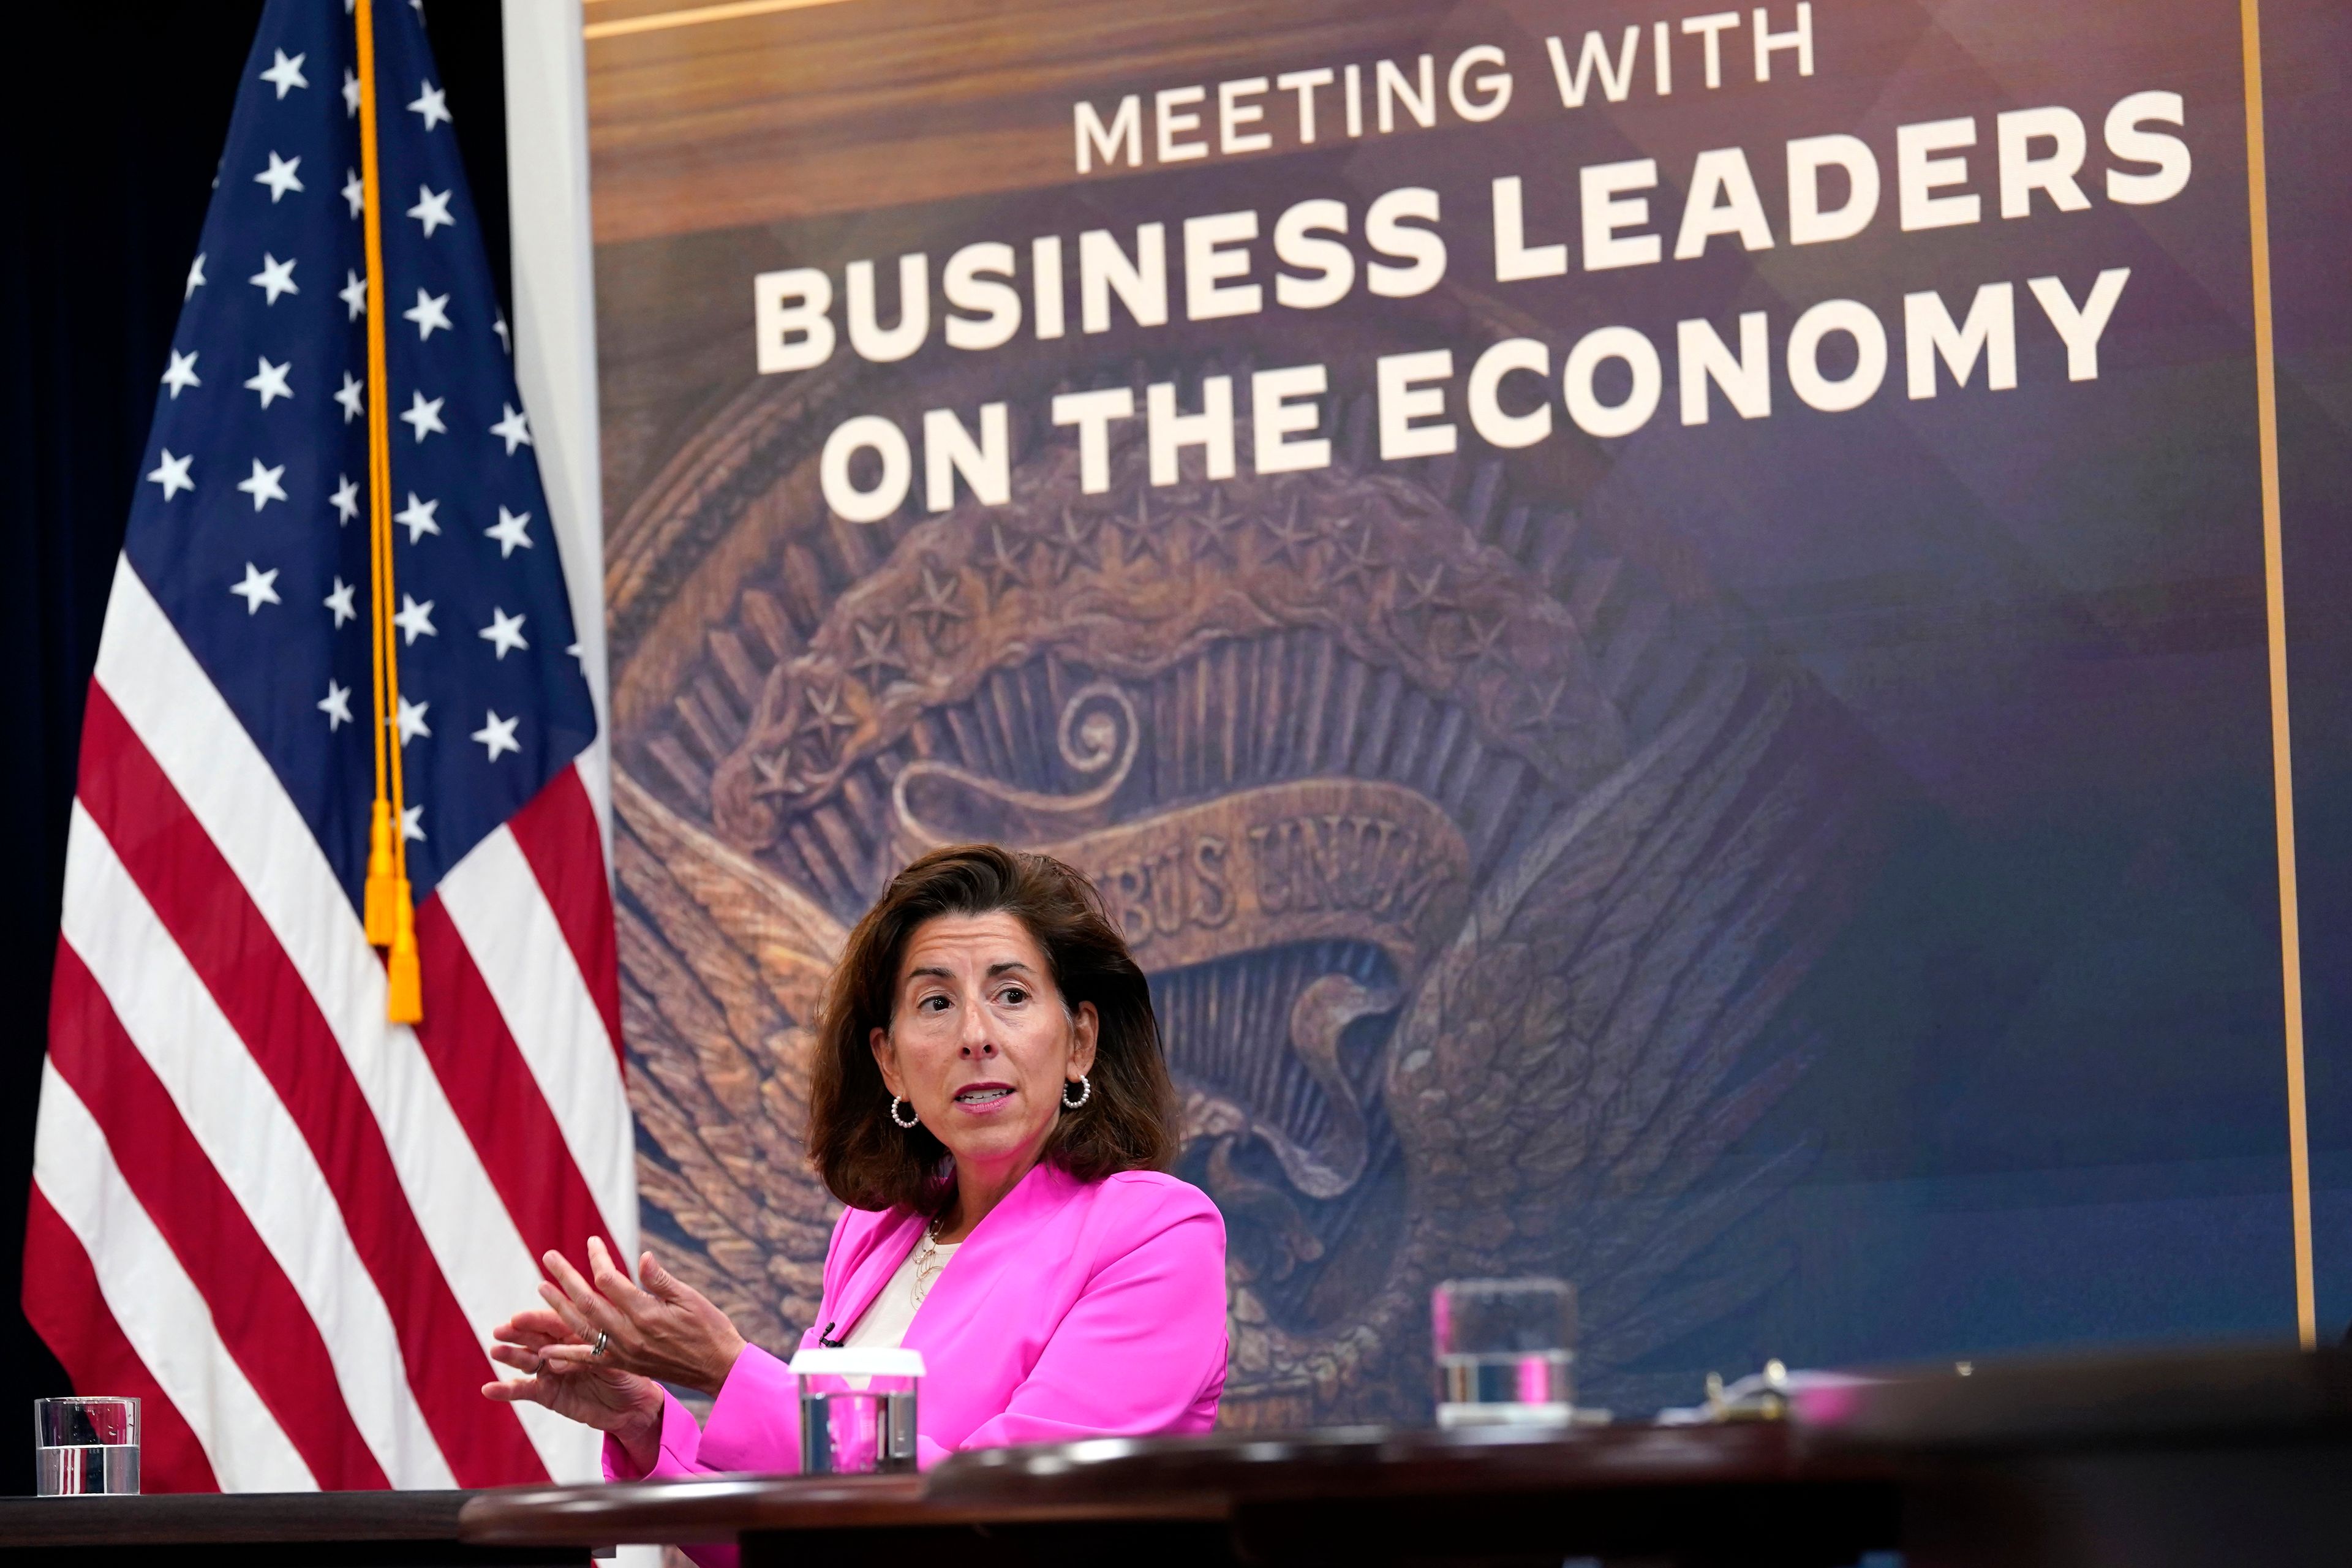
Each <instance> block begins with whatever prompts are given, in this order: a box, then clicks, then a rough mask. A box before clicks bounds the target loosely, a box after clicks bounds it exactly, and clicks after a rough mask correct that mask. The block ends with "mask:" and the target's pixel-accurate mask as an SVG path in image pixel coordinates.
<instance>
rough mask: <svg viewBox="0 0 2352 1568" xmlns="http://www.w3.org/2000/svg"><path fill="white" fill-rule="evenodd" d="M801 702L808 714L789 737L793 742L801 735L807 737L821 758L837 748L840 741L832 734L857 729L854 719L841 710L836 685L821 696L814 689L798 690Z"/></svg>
mask: <svg viewBox="0 0 2352 1568" xmlns="http://www.w3.org/2000/svg"><path fill="white" fill-rule="evenodd" d="M801 703H802V706H803V707H804V708H806V709H807V710H808V711H807V713H806V715H805V716H804V717H803V719H802V720H801V721H800V725H799V727H798V728H797V729H795V730H794V731H793V736H794V738H795V739H797V738H798V737H800V736H803V735H805V736H807V737H809V739H810V740H811V741H812V742H814V745H815V748H816V752H817V754H818V755H819V756H821V757H829V756H832V755H833V754H834V753H835V751H836V749H837V748H838V747H839V745H840V742H839V740H838V739H837V738H836V737H835V734H834V731H836V730H855V729H856V728H857V720H856V717H855V716H854V715H852V714H850V713H849V712H848V711H846V710H845V709H844V708H843V707H842V704H841V688H840V686H838V685H834V686H830V687H827V688H826V689H824V692H823V693H819V692H818V690H817V689H816V688H815V687H814V686H810V687H804V688H803V689H802V691H801Z"/></svg>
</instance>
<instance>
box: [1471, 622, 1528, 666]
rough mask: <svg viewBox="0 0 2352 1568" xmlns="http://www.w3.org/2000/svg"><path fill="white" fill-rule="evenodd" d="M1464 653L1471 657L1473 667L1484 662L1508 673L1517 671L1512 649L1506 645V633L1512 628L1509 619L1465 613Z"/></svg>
mask: <svg viewBox="0 0 2352 1568" xmlns="http://www.w3.org/2000/svg"><path fill="white" fill-rule="evenodd" d="M1462 627H1463V644H1462V653H1463V655H1464V657H1465V658H1468V659H1469V661H1470V666H1471V668H1473V669H1475V668H1477V667H1478V666H1480V665H1482V664H1491V665H1493V666H1494V667H1495V668H1497V669H1500V670H1502V671H1504V672H1505V673H1506V674H1509V673H1514V672H1515V670H1516V667H1515V666H1514V665H1513V664H1512V663H1511V650H1510V649H1509V648H1508V647H1505V646H1504V634H1505V633H1506V632H1508V631H1509V630H1510V629H1511V623H1510V622H1509V620H1508V619H1507V618H1506V617H1504V616H1495V617H1494V618H1492V619H1491V620H1483V619H1481V618H1479V617H1478V616H1470V615H1465V616H1463V617H1462Z"/></svg>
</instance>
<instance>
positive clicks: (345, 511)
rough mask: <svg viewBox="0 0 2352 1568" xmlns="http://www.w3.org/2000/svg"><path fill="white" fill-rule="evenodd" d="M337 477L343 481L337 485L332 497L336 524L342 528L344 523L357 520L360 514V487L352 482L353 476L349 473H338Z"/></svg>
mask: <svg viewBox="0 0 2352 1568" xmlns="http://www.w3.org/2000/svg"><path fill="white" fill-rule="evenodd" d="M335 478H337V479H341V481H342V483H341V484H339V485H337V486H336V487H335V493H334V495H333V497H332V498H331V499H332V500H333V501H334V506H335V514H336V521H335V526H336V527H337V528H341V526H342V525H343V524H344V523H347V522H351V521H355V520H357V518H358V517H359V515H360V488H359V486H357V485H355V484H353V483H352V477H351V475H349V474H337V475H336V476H335Z"/></svg>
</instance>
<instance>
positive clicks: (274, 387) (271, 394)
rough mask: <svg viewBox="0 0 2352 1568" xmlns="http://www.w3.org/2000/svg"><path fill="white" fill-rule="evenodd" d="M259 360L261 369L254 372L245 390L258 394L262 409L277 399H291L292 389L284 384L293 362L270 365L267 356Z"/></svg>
mask: <svg viewBox="0 0 2352 1568" xmlns="http://www.w3.org/2000/svg"><path fill="white" fill-rule="evenodd" d="M260 360H261V368H260V369H259V370H257V371H256V372H254V374H253V376H252V379H251V380H249V381H247V383H246V384H245V389H246V390H247V392H255V393H259V394H260V395H261V406H263V407H264V408H267V407H268V406H269V405H270V404H271V403H272V402H273V401H275V400H276V399H278V398H280V397H292V396H293V395H294V389H293V388H292V387H290V386H289V385H287V384H286V374H287V373H288V372H289V371H290V370H292V369H293V368H294V362H293V361H292V360H290V359H289V360H288V361H287V362H286V363H284V364H271V363H269V356H268V354H263V355H261V356H260Z"/></svg>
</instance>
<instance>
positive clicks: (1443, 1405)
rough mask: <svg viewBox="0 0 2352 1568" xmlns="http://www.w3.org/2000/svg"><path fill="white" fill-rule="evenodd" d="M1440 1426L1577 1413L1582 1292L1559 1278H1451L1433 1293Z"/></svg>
mask: <svg viewBox="0 0 2352 1568" xmlns="http://www.w3.org/2000/svg"><path fill="white" fill-rule="evenodd" d="M1429 1310H1430V1340H1431V1344H1432V1346H1433V1349H1434V1350H1435V1352H1436V1355H1437V1424H1438V1425H1439V1426H1567V1425H1568V1424H1569V1423H1570V1421H1572V1420H1573V1419H1574V1417H1575V1406H1574V1403H1573V1397H1572V1394H1571V1385H1570V1371H1571V1369H1572V1368H1573V1366H1574V1364H1575V1361H1576V1291H1575V1289H1573V1288H1571V1287H1570V1286H1569V1285H1568V1284H1566V1283H1565V1282H1563V1281H1561V1280H1559V1279H1448V1280H1446V1281H1445V1282H1444V1284H1442V1285H1440V1286H1438V1288H1437V1289H1435V1290H1433V1291H1432V1292H1431V1293H1430V1300H1429Z"/></svg>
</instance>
